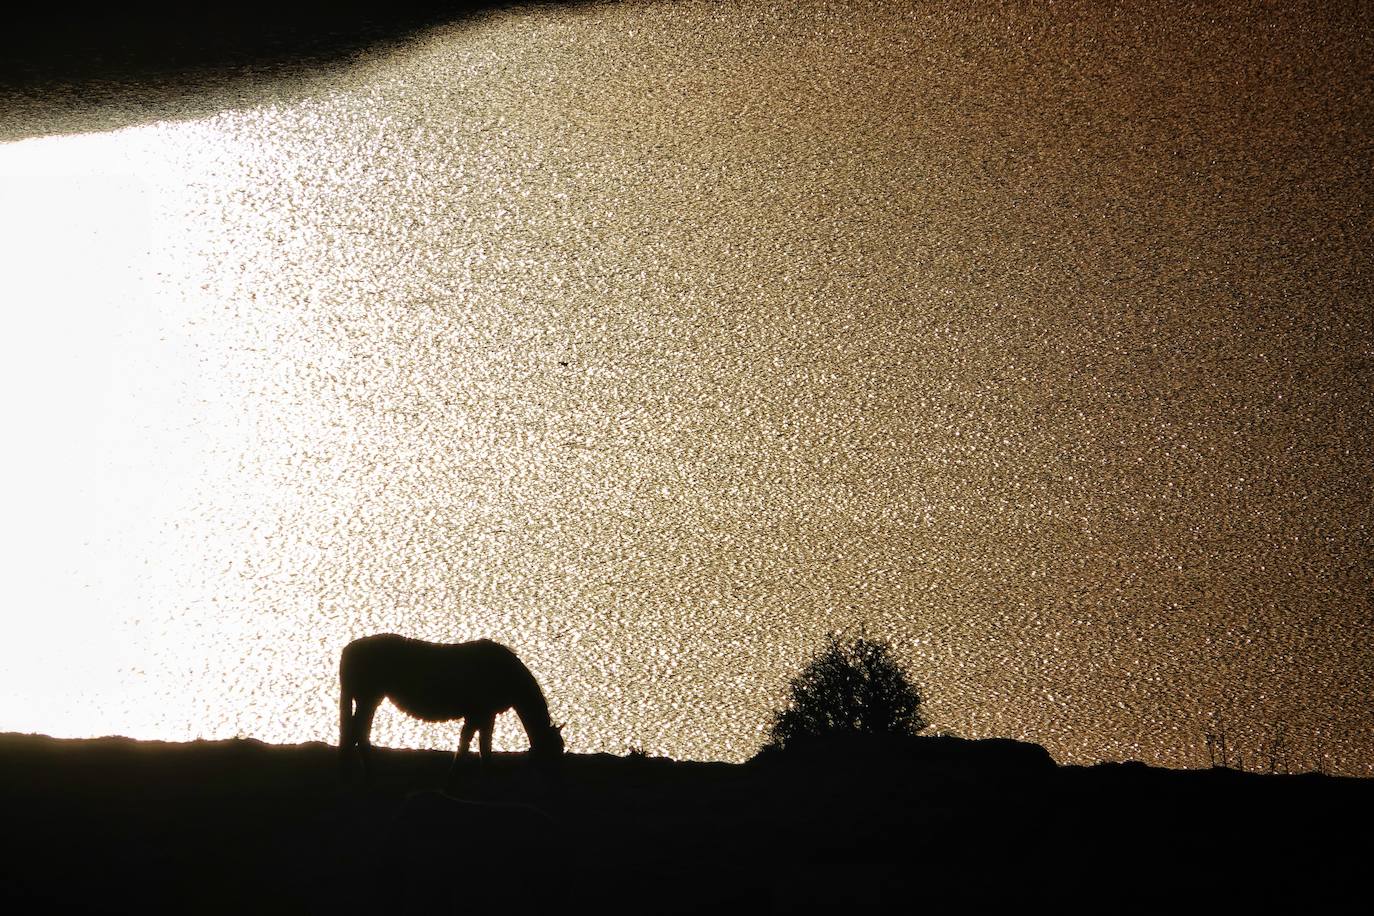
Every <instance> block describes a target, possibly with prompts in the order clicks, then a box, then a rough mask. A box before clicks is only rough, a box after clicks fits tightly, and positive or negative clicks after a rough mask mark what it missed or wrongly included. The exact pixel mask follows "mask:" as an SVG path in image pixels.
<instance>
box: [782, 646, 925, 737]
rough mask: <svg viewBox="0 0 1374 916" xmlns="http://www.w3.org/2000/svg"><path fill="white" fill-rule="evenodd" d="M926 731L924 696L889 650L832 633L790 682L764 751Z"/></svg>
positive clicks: (889, 647)
mask: <svg viewBox="0 0 1374 916" xmlns="http://www.w3.org/2000/svg"><path fill="white" fill-rule="evenodd" d="M925 727H926V720H925V718H924V716H922V714H921V694H920V692H919V691H918V690H917V689H916V687H915V685H913V684H912V683H911V681H910V680H909V679H908V678H907V676H906V672H905V671H903V670H902V667H901V665H899V664H898V663H897V660H896V659H894V658H893V657H892V647H891V645H890V644H889V643H887V642H884V641H878V640H870V639H865V638H864V637H862V636H861V637H858V638H856V639H841V638H840V637H839V635H838V634H834V633H832V634H830V636H829V637H828V641H827V644H826V648H825V649H824V651H822V652H821V653H820V654H819V655H817V656H816V657H815V658H813V659H811V661H810V662H808V663H807V665H806V667H805V668H803V669H802V670H801V672H800V673H799V674H798V675H797V676H796V677H794V678H792V681H791V684H790V696H789V698H788V703H787V706H786V707H784V708H783V709H781V710H778V711H776V712H774V713H773V717H772V721H771V723H770V725H769V739H768V743H767V744H765V745H764V748H765V749H771V748H776V749H778V750H782V749H785V748H786V747H787V746H788V745H789V744H792V743H794V742H796V741H797V740H798V739H803V738H820V737H828V736H836V735H914V734H916V733H917V732H919V731H921V729H923V728H925Z"/></svg>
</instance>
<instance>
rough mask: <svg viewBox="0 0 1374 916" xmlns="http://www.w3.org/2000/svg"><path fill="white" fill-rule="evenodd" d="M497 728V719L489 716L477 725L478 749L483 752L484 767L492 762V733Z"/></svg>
mask: <svg viewBox="0 0 1374 916" xmlns="http://www.w3.org/2000/svg"><path fill="white" fill-rule="evenodd" d="M495 728H496V717H495V716H488V717H487V718H485V719H483V720H482V721H481V722H478V723H477V747H478V748H479V749H480V750H481V752H482V766H483V767H485V766H486V765H487V763H489V762H490V761H491V733H492V731H493V730H494V729H495Z"/></svg>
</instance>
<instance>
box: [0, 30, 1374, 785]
mask: <svg viewBox="0 0 1374 916" xmlns="http://www.w3.org/2000/svg"><path fill="white" fill-rule="evenodd" d="M1069 6H1070V8H1069V9H1067V10H1061V9H1060V8H1059V7H1058V6H1055V7H1052V8H1051V7H1046V8H1043V9H1042V8H1041V5H1040V4H1025V5H1019V4H991V3H987V4H974V3H960V4H953V5H949V4H932V5H919V4H906V3H891V4H887V3H868V4H857V5H856V4H813V3H803V4H796V5H791V4H786V5H784V4H767V3H740V4H729V5H726V4H715V3H675V4H666V3H664V4H653V3H630V4H612V5H595V4H593V5H575V6H569V7H562V6H554V7H540V8H534V9H517V10H513V11H507V12H499V13H493V14H490V15H487V16H484V17H480V18H478V19H476V20H474V21H465V22H463V23H461V24H455V25H452V26H448V27H441V28H437V29H433V30H430V31H427V32H424V33H422V34H420V35H418V36H416V37H414V38H412V39H409V40H407V41H406V42H404V43H403V44H400V45H397V46H386V47H380V46H379V47H377V48H375V49H374V50H372V51H370V52H368V53H366V54H363V55H361V56H360V57H359V58H358V59H357V60H355V61H354V62H352V63H351V64H349V65H347V66H336V67H330V68H325V69H321V70H319V71H316V72H309V73H299V74H296V75H294V76H291V77H290V78H289V79H285V78H284V81H283V82H282V83H281V84H280V85H277V84H272V83H263V84H261V85H257V86H255V88H253V89H252V90H251V91H248V92H245V93H244V95H243V97H242V98H240V99H237V100H230V101H228V102H225V103H223V104H219V103H217V104H216V105H215V106H214V107H213V110H205V108H206V106H204V105H199V107H197V106H196V105H193V104H192V102H189V101H188V102H186V103H185V104H186V105H187V108H186V110H183V111H179V110H175V109H174V108H170V109H168V110H166V111H163V112H161V113H160V115H159V116H158V117H136V118H131V119H129V123H127V124H126V125H124V126H121V127H118V128H117V129H111V130H106V131H100V132H93V133H79V132H78V133H73V132H70V130H67V129H65V128H63V129H62V130H61V131H59V128H60V127H61V125H57V124H53V125H51V126H52V132H51V133H50V134H48V132H47V131H46V130H45V129H44V124H45V123H46V122H45V121H44V117H45V115H44V114H43V112H41V111H37V112H35V111H33V110H28V111H27V113H24V112H23V111H21V109H20V108H18V107H15V106H14V105H13V104H11V105H10V106H9V107H8V108H6V109H4V110H5V111H7V112H8V115H7V117H9V118H11V119H12V120H11V123H10V124H9V125H8V127H9V128H10V129H11V130H10V132H9V133H8V134H7V136H15V137H16V138H15V139H12V140H11V141H10V142H6V143H3V144H0V233H3V236H2V237H0V264H3V273H0V301H3V302H4V303H5V305H6V308H5V321H6V324H7V333H6V334H5V336H4V339H5V343H4V347H5V352H4V359H3V369H2V370H0V371H3V373H4V391H5V394H4V398H5V410H6V420H5V424H6V427H7V429H6V436H5V438H6V442H7V444H6V446H5V463H6V471H7V473H6V475H5V480H6V484H5V494H6V495H5V504H6V507H7V513H6V514H7V524H6V525H5V531H6V534H5V538H6V542H5V544H4V546H3V550H4V555H5V556H6V558H7V560H8V566H9V569H8V571H7V573H6V577H5V597H4V603H5V606H6V611H5V617H4V621H5V622H4V634H3V639H2V640H0V729H3V730H9V731H41V732H47V733H49V734H54V735H66V736H80V735H100V734H126V735H130V736H134V737H140V738H163V739H176V740H182V739H190V738H195V737H229V736H235V735H247V736H253V737H257V738H261V739H264V740H268V741H274V742H300V741H307V740H330V741H332V740H335V737H336V728H337V724H336V719H337V685H336V664H337V658H338V653H339V650H340V649H341V648H342V646H343V645H344V644H345V643H347V642H348V641H349V640H350V639H352V638H354V637H357V636H361V635H364V634H368V633H374V632H382V631H394V632H399V633H405V634H408V635H412V636H417V637H421V638H427V639H432V640H442V641H458V640H465V639H472V638H477V637H490V638H493V639H496V640H499V641H501V642H504V643H506V644H508V645H510V646H511V647H512V648H514V649H515V650H516V651H517V652H518V653H519V654H520V656H521V657H522V658H524V659H525V660H526V661H527V663H528V664H529V666H530V668H531V669H532V670H533V671H534V672H535V673H536V675H537V676H538V677H539V679H540V681H541V683H542V684H543V686H544V688H545V691H546V692H547V694H548V696H549V700H550V705H551V707H552V709H553V713H554V717H555V719H557V720H558V721H563V722H566V723H567V727H566V729H565V734H566V736H567V739H568V743H569V747H570V749H572V750H576V751H609V752H613V753H624V752H625V751H626V750H627V749H629V748H631V747H636V748H643V749H644V750H646V751H648V752H649V753H654V754H668V755H672V756H676V757H683V758H695V759H724V760H740V759H744V758H746V757H748V756H749V755H750V754H752V753H753V752H754V751H755V750H756V749H757V748H758V747H759V744H760V742H761V741H762V738H763V729H764V726H765V723H766V720H767V716H768V712H769V710H770V709H772V708H774V707H775V706H776V705H777V704H778V703H779V702H780V701H781V700H782V698H783V695H784V691H785V685H786V679H787V677H788V676H789V675H790V674H791V673H793V672H795V671H796V670H797V669H798V668H799V666H800V665H801V664H802V663H803V662H804V661H805V659H806V658H807V656H808V655H809V654H810V653H811V652H813V651H815V650H816V649H817V648H818V647H819V646H820V645H821V644H822V642H823V639H824V636H825V634H826V633H827V632H829V631H832V630H837V629H843V630H846V631H847V632H851V633H859V632H864V633H867V634H868V635H870V636H875V637H881V638H885V639H889V640H891V641H892V643H893V646H894V649H895V650H896V652H897V654H898V656H899V657H900V658H901V660H902V661H903V662H904V664H906V665H907V667H908V668H909V670H910V672H911V674H912V675H913V677H914V679H915V680H916V681H917V682H918V683H919V684H920V685H921V687H922V689H923V692H924V694H925V697H926V710H927V715H928V718H929V719H930V720H931V721H932V723H933V726H934V728H936V729H938V730H942V731H948V732H953V733H957V734H961V735H966V736H972V737H982V736H1010V737H1015V738H1022V739H1026V740H1032V741H1037V742H1040V743H1042V744H1044V745H1045V746H1046V747H1047V748H1049V750H1050V751H1051V752H1052V753H1053V754H1054V755H1055V756H1056V758H1057V759H1059V760H1061V761H1066V762H1080V763H1082V762H1091V761H1095V760H1101V759H1124V758H1135V759H1142V760H1145V761H1147V762H1150V763H1155V764H1162V765H1169V766H1197V765H1204V764H1206V763H1207V752H1206V748H1205V742H1204V734H1205V733H1207V732H1212V733H1218V732H1225V733H1226V734H1227V736H1228V739H1229V742H1230V744H1231V746H1232V748H1234V749H1238V750H1239V752H1240V753H1243V754H1244V755H1245V756H1246V761H1247V764H1248V765H1251V766H1262V765H1266V761H1267V760H1268V757H1269V756H1275V755H1273V754H1271V753H1270V750H1269V749H1270V748H1271V747H1272V744H1273V742H1274V741H1275V739H1276V737H1278V736H1279V735H1280V734H1282V735H1283V741H1284V743H1283V745H1282V749H1281V752H1279V754H1278V755H1277V756H1279V757H1281V758H1282V760H1284V761H1286V762H1287V764H1288V765H1289V766H1291V767H1292V768H1295V769H1309V768H1315V767H1318V766H1320V767H1322V768H1324V769H1327V770H1330V771H1337V772H1345V773H1353V774H1361V775H1374V703H1372V702H1371V696H1372V695H1374V664H1371V658H1374V641H1372V640H1371V635H1372V634H1374V579H1372V578H1371V569H1372V568H1374V567H1372V564H1371V560H1372V559H1374V558H1372V556H1371V553H1372V551H1374V465H1372V464H1371V456H1372V452H1371V447H1370V443H1371V441H1374V409H1372V408H1374V395H1371V391H1374V309H1371V301H1374V299H1372V298H1371V271H1370V267H1369V263H1370V262H1369V257H1368V253H1367V252H1368V247H1369V238H1370V229H1371V214H1374V206H1371V196H1370V172H1369V152H1370V150H1371V148H1374V144H1371V127H1370V126H1371V124H1374V117H1371V115H1372V114H1374V112H1371V107H1374V105H1372V104H1371V93H1370V91H1369V88H1368V87H1369V86H1370V85H1371V84H1372V83H1371V79H1370V77H1371V73H1372V72H1374V71H1372V70H1371V65H1370V62H1371V59H1374V54H1371V50H1370V42H1369V39H1368V35H1369V34H1370V31H1369V30H1366V29H1362V28H1360V27H1359V26H1360V20H1361V19H1362V18H1367V17H1365V16H1364V14H1361V13H1352V12H1349V11H1345V12H1343V11H1341V10H1336V11H1324V12H1323V13H1322V14H1321V15H1319V16H1308V15H1305V14H1300V13H1299V12H1291V11H1290V12H1285V11H1274V10H1268V9H1266V10H1250V11H1249V12H1248V13H1247V12H1242V11H1235V12H1225V11H1224V10H1222V11H1213V12H1209V13H1207V14H1206V15H1204V14H1202V13H1200V12H1197V11H1193V12H1190V13H1185V12H1184V11H1183V9H1182V8H1173V7H1170V8H1169V9H1167V10H1164V9H1161V10H1136V11H1132V10H1116V11H1114V12H1111V11H1103V10H1101V9H1100V8H1099V7H1098V6H1097V5H1095V4H1086V5H1074V4H1070V5H1069ZM1352 6H1354V5H1352ZM10 101H11V102H13V100H12V99H11V100H10ZM169 104H170V103H169ZM117 113H118V112H116V114H117ZM21 117H22V118H23V119H27V120H24V121H23V123H22V124H20V121H19V120H18V119H20V118H21ZM20 135H22V136H20ZM507 720H508V721H507ZM457 733H458V728H457V727H456V726H431V725H422V724H420V723H417V722H414V721H410V720H408V719H405V718H404V717H402V716H401V715H399V714H397V713H395V712H394V710H389V709H384V711H383V712H382V713H380V714H379V719H378V724H377V736H378V740H379V741H381V742H383V743H388V744H400V745H412V746H436V747H445V746H452V745H454V744H455V743H456V740H457ZM496 744H497V747H498V748H509V749H517V748H521V747H523V746H524V736H523V735H522V734H521V733H520V732H519V729H518V725H517V724H516V722H515V720H514V717H513V716H508V717H505V720H503V722H502V725H501V729H500V731H499V732H498V736H497V742H496Z"/></svg>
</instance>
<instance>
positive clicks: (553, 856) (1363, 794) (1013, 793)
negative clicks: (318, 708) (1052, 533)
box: [0, 734, 1374, 912]
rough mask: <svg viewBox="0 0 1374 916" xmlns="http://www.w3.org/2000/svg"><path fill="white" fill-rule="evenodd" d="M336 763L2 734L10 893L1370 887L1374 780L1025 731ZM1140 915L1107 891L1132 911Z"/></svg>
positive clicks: (526, 905) (735, 899) (368, 896)
mask: <svg viewBox="0 0 1374 916" xmlns="http://www.w3.org/2000/svg"><path fill="white" fill-rule="evenodd" d="M336 758H337V752H336V749H334V748H332V747H329V746H327V745H323V744H306V745H297V746H273V745H266V744H262V743H259V742H256V741H249V740H233V741H208V742H193V743H189V744H169V743H160V742H138V741H132V740H129V739H123V738H102V739H92V740H60V739H54V738H48V737H44V736H35V735H18V734H4V735H0V784H3V787H4V788H3V792H4V798H3V810H4V812H5V815H6V817H5V821H6V825H7V826H6V833H7V835H8V837H9V838H10V839H11V841H12V842H11V846H12V848H14V849H16V850H17V852H16V853H15V854H12V855H11V856H10V857H9V859H8V861H7V862H6V866H5V869H6V871H7V872H8V874H6V875H5V879H4V883H3V887H4V891H3V893H0V899H6V900H9V901H11V902H16V903H23V904H24V905H25V906H27V907H28V908H30V909H34V908H37V909H45V908H57V907H62V908H77V909H87V910H92V909H94V910H111V911H130V910H138V911H145V912H146V911H149V910H164V909H167V910H170V909H182V908H187V909H191V910H201V911H204V910H214V911H222V910H230V909H239V908H243V907H250V906H251V907H254V908H255V909H262V908H266V909H268V910H273V911H295V912H317V911H325V910H331V911H334V912H338V911H339V910H344V911H355V910H362V909H372V908H374V907H375V906H378V905H383V904H387V903H391V902H396V901H398V900H401V901H407V902H409V903H411V904H414V905H416V906H422V907H433V906H436V905H437V906H438V907H439V908H440V909H443V908H445V907H449V908H453V909H458V908H464V909H466V908H468V907H470V906H471V907H473V908H477V907H478V905H479V904H481V903H483V902H485V904H486V905H487V906H488V907H489V908H496V909H497V910H498V911H506V912H510V911H534V910H547V909H548V908H550V907H558V906H560V905H562V904H563V903H564V902H567V901H571V900H574V899H578V900H581V901H582V902H584V903H588V904H590V905H593V906H595V907H597V908H598V910H599V911H601V912H619V911H626V912H628V911H631V910H635V911H651V912H652V911H657V912H701V911H711V912H721V911H728V912H770V911H773V912H822V911H827V912H844V911H847V910H850V909H854V908H859V909H863V908H866V907H871V908H887V907H891V906H893V905H903V906H904V905H905V904H907V903H909V902H911V901H916V900H922V901H929V900H931V899H937V898H940V897H945V898H948V899H962V898H964V897H968V898H969V899H970V900H971V901H972V900H974V899H982V896H981V895H988V894H991V895H993V896H992V897H991V898H989V899H997V898H999V897H1000V896H1001V895H1002V894H1003V893H1006V894H1011V895H1012V896H1016V897H1018V898H1029V897H1035V898H1043V899H1053V900H1061V901H1070V900H1076V901H1080V902H1082V903H1088V902H1090V901H1091V900H1093V899H1096V897H1095V895H1098V894H1118V895H1120V894H1126V895H1129V900H1133V901H1137V902H1139V901H1142V900H1149V899H1154V898H1155V896H1156V895H1159V896H1160V897H1161V899H1163V898H1168V897H1170V896H1171V895H1176V894H1184V893H1186V894H1188V895H1189V896H1188V898H1187V899H1186V900H1183V901H1180V898H1177V897H1174V898H1173V899H1174V902H1175V903H1178V902H1186V903H1188V904H1189V905H1192V904H1194V903H1197V902H1198V901H1199V900H1200V899H1203V898H1212V897H1213V896H1214V895H1216V894H1220V893H1221V892H1222V891H1223V890H1224V892H1225V895H1226V898H1225V899H1227V900H1232V899H1234V898H1235V896H1236V895H1239V896H1240V897H1242V898H1246V897H1249V898H1253V899H1257V900H1259V899H1269V897H1270V895H1271V894H1272V893H1274V892H1276V891H1275V888H1273V886H1272V885H1273V881H1274V880H1275V878H1276V876H1277V877H1279V878H1281V885H1282V887H1281V888H1279V889H1278V890H1282V889H1285V888H1286V889H1289V890H1300V889H1301V890H1302V892H1303V893H1304V894H1318V895H1320V894H1322V893H1326V892H1332V893H1334V892H1336V891H1338V890H1340V889H1341V888H1342V886H1346V885H1348V886H1349V887H1350V888H1356V889H1357V888H1358V887H1359V885H1360V882H1362V881H1363V870H1364V868H1365V867H1366V866H1367V862H1368V859H1369V854H1370V852H1371V851H1374V849H1371V841H1370V840H1369V838H1368V837H1369V834H1368V830H1367V827H1368V824H1369V823H1370V816H1371V815H1374V780H1358V779H1349V778H1337V777H1328V776H1319V775H1315V774H1310V775H1301V776H1261V775H1256V774H1248V773H1238V772H1234V771H1229V770H1208V771H1172V770H1159V769H1154V768H1150V767H1146V766H1144V765H1141V764H1103V765H1099V766H1096V767H1061V766H1057V765H1055V764H1054V763H1053V762H1052V761H1051V760H1050V758H1049V756H1048V754H1046V753H1045V752H1044V751H1043V749H1041V748H1039V747H1037V746H1035V745H1028V744H1021V743H1017V742H1012V741H964V740H961V739H955V738H917V739H911V740H908V741H903V742H877V743H874V742H859V743H851V744H849V745H846V746H835V745H826V746H817V747H813V748H810V749H803V750H801V751H798V752H796V753H789V754H787V755H780V756H776V757H773V758H771V759H770V758H766V757H765V758H759V759H755V760H754V761H751V762H749V763H746V764H726V763H689V762H677V761H672V760H668V759H662V758H649V757H644V756H640V755H631V756H628V757H615V756H611V755H606V754H576V755H568V757H567V759H566V763H565V767H564V774H563V778H562V779H561V781H559V782H557V783H554V782H550V781H548V780H545V779H542V778H540V777H539V776H538V774H536V773H535V772H534V771H532V770H531V769H530V768H528V767H526V766H525V765H524V760H523V755H520V754H500V755H497V758H496V760H495V761H494V762H493V763H492V765H491V766H490V767H489V768H488V769H487V770H486V771H485V772H483V771H482V770H481V768H480V767H479V766H478V765H476V763H475V761H474V765H473V766H471V767H468V768H465V770H464V771H462V772H461V773H460V774H459V778H458V780H457V782H456V784H454V785H453V786H451V789H452V792H451V794H449V795H444V794H440V791H439V790H441V789H443V788H444V787H445V783H446V780H447V777H448V775H449V766H450V760H451V755H450V754H447V753H444V752H440V751H404V750H384V749H383V750H379V751H378V768H377V770H378V777H377V781H376V783H375V784H374V785H373V786H372V787H371V788H370V789H366V790H364V789H360V788H358V787H353V786H349V785H346V784H344V783H342V782H341V780H340V778H339V774H338V772H337V759H336ZM990 875H995V876H996V877H997V882H996V884H995V885H988V886H983V885H984V883H985V882H986V879H987V876H990ZM1006 882H1012V883H1006ZM1265 882H1269V884H1268V885H1266V883H1265ZM1266 887H1268V890H1266ZM1142 895H1143V896H1142ZM1198 895H1200V896H1198ZM1119 902H1120V903H1121V904H1123V906H1122V907H1117V906H1114V905H1113V904H1112V902H1111V901H1110V900H1107V899H1103V900H1101V903H1102V905H1103V906H1104V907H1105V908H1107V909H1117V908H1125V909H1130V908H1131V907H1130V906H1127V905H1124V904H1126V903H1128V902H1129V901H1128V900H1126V899H1125V898H1123V899H1121V900H1120V901H1119Z"/></svg>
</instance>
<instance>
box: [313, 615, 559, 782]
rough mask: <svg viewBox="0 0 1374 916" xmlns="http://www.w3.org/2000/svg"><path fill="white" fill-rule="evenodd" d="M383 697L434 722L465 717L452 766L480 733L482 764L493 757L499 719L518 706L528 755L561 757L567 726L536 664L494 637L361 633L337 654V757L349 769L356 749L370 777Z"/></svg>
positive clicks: (551, 758) (555, 758) (540, 758)
mask: <svg viewBox="0 0 1374 916" xmlns="http://www.w3.org/2000/svg"><path fill="white" fill-rule="evenodd" d="M383 699H390V700H391V702H392V703H394V704H396V707H397V708H398V709H400V710H401V711H402V712H405V713H409V714H410V715H412V716H414V717H416V718H417V719H424V720H426V721H428V722H444V721H448V720H451V719H462V720H463V739H462V744H460V745H459V747H458V753H457V754H455V755H454V766H455V767H456V766H457V765H458V761H460V760H462V759H463V757H464V756H465V755H466V754H467V752H468V745H469V744H470V743H471V742H472V735H473V732H477V733H478V736H479V746H480V748H481V753H482V762H483V763H486V762H487V761H488V760H489V759H490V758H491V732H492V729H493V727H494V726H495V724H496V717H497V716H498V715H500V714H501V713H503V712H505V711H506V710H508V709H511V708H514V709H515V712H516V715H518V716H519V717H520V724H521V725H523V726H524V727H525V734H526V735H528V736H529V739H530V757H531V759H533V760H538V761H548V762H552V761H557V760H558V759H559V758H560V756H561V755H562V753H563V736H562V734H561V728H560V727H559V726H556V725H554V724H553V723H552V722H551V721H549V704H548V702H547V701H546V700H545V699H544V693H543V691H541V690H540V689H539V684H538V682H536V681H535V679H534V675H533V674H531V673H530V669H528V668H526V667H525V665H524V663H523V662H521V661H520V659H518V658H516V656H515V653H514V652H512V651H511V650H510V649H507V648H506V647H505V646H503V645H500V644H499V643H494V642H492V641H491V640H489V639H479V640H476V641H475V642H462V643H454V644H444V643H433V642H424V641H422V640H419V639H408V638H406V637H404V636H396V635H395V634H392V633H386V634H382V635H379V636H366V637H363V638H362V639H355V640H354V641H353V642H351V643H349V644H348V645H347V646H345V647H344V650H343V654H342V655H341V656H340V657H339V758H340V761H341V762H342V763H343V765H344V766H345V767H347V766H348V765H349V764H350V763H351V762H352V759H353V754H354V750H355V748H356V750H357V754H358V756H359V757H360V758H361V759H362V764H363V775H364V777H367V776H368V775H369V767H368V763H369V759H368V758H369V757H370V756H371V750H372V742H371V740H370V735H371V731H372V714H373V713H375V712H376V711H377V706H378V704H380V703H381V702H382V700H383Z"/></svg>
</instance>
